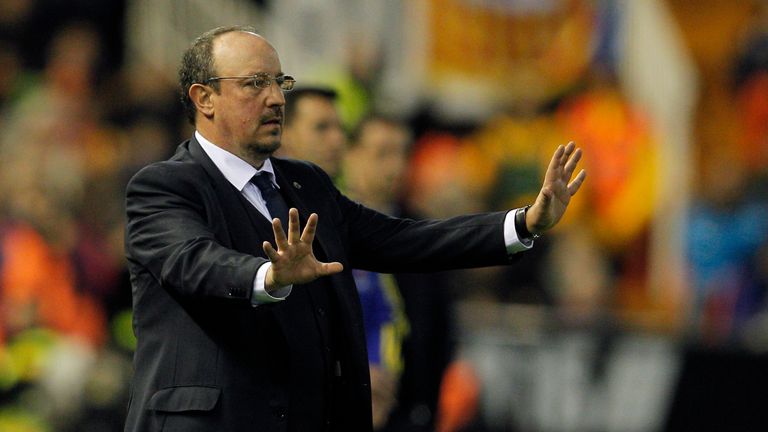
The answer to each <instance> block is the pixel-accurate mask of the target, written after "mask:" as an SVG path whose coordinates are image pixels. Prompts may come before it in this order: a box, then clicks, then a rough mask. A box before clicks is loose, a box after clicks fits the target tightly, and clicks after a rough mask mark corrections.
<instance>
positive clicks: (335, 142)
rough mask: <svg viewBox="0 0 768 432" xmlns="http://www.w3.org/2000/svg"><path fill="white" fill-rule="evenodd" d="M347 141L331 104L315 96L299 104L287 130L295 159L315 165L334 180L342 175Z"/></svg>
mask: <svg viewBox="0 0 768 432" xmlns="http://www.w3.org/2000/svg"><path fill="white" fill-rule="evenodd" d="M345 139H346V137H345V135H344V129H343V128H342V126H341V120H340V119H339V114H338V112H337V111H336V107H335V106H334V104H333V102H332V101H331V100H329V99H327V98H325V97H322V96H312V95H310V96H305V97H302V98H301V99H299V100H298V102H297V105H296V107H295V113H294V118H292V119H291V122H290V125H288V126H286V130H285V145H286V149H287V151H288V153H289V154H290V155H291V156H292V157H294V158H296V159H304V160H308V161H310V162H313V163H316V164H317V165H318V166H320V168H322V169H323V170H324V171H325V172H327V173H328V175H330V176H331V177H333V176H335V175H337V174H338V172H339V167H340V165H341V160H342V157H343V151H344V147H345V144H346V143H345Z"/></svg>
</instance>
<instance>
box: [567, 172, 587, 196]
mask: <svg viewBox="0 0 768 432" xmlns="http://www.w3.org/2000/svg"><path fill="white" fill-rule="evenodd" d="M585 178H587V172H586V171H584V170H581V171H579V175H577V176H576V178H575V179H573V181H572V182H571V183H569V184H568V193H569V194H570V195H571V196H573V195H575V194H576V192H578V191H579V188H580V187H581V185H582V183H584V179H585Z"/></svg>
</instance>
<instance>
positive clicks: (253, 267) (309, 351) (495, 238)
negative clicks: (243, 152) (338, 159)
mask: <svg viewBox="0 0 768 432" xmlns="http://www.w3.org/2000/svg"><path fill="white" fill-rule="evenodd" d="M272 161H273V164H274V167H275V172H276V176H277V181H278V184H279V185H280V187H281V192H282V194H283V195H284V196H285V198H286V200H287V201H288V202H289V204H290V205H292V206H294V207H297V208H298V210H299V212H300V215H301V220H302V221H306V218H307V217H308V216H309V214H311V213H313V212H314V213H317V214H318V215H319V216H320V219H319V225H318V229H317V235H316V238H315V244H314V249H315V253H316V254H317V256H318V257H319V258H320V259H324V260H328V261H339V262H341V263H342V264H343V265H344V271H343V272H341V273H339V274H336V275H333V276H330V277H326V278H321V279H320V280H318V281H315V282H312V283H310V284H306V285H296V286H294V288H293V292H292V293H291V295H290V296H288V298H287V299H286V300H285V301H282V302H279V303H275V304H268V305H262V306H259V307H256V308H254V307H252V306H251V304H250V295H251V289H252V286H253V280H254V276H255V274H256V271H257V269H258V267H259V266H260V265H262V264H263V263H264V262H265V261H266V259H265V257H264V253H263V251H262V246H261V245H262V242H263V241H265V240H268V241H274V240H273V235H272V232H271V226H270V224H269V222H268V221H267V220H266V218H264V217H262V216H261V215H260V214H259V213H258V211H257V210H255V209H254V208H253V206H251V205H250V203H248V202H247V200H245V199H244V198H243V197H242V195H241V194H240V192H239V191H237V190H236V189H235V188H234V187H233V186H232V185H231V184H230V183H229V182H228V181H227V180H226V179H225V178H224V176H223V175H222V174H221V172H220V171H219V170H218V169H217V168H216V166H215V165H214V164H213V163H212V162H211V160H210V159H209V158H208V156H207V155H206V154H205V152H204V151H203V150H202V148H201V147H200V145H199V143H197V142H196V141H195V140H194V139H192V140H189V141H186V142H184V143H183V144H182V145H180V146H179V148H178V150H177V152H176V154H175V155H174V156H173V157H172V158H171V159H170V160H168V161H164V162H160V163H156V164H153V165H150V166H148V167H146V168H144V169H142V170H141V171H140V172H139V173H138V174H136V176H134V178H133V179H132V180H131V181H130V183H129V185H128V188H127V202H126V204H127V214H128V223H127V227H126V254H127V257H128V262H129V269H130V274H131V282H132V288H133V307H134V331H135V333H136V336H137V338H138V347H137V349H136V353H135V357H134V367H135V375H134V379H133V383H132V388H131V402H130V404H129V412H128V419H127V422H126V427H125V429H126V431H160V430H164V431H185V432H194V431H246V430H254V431H284V430H289V431H316V430H323V429H329V430H354V431H366V430H370V429H371V402H370V384H369V376H368V363H367V354H366V350H365V339H364V338H365V335H364V332H363V326H362V319H361V311H360V305H359V301H358V297H357V291H356V288H355V285H354V281H353V278H352V275H351V272H350V270H351V269H352V268H353V267H354V268H361V269H365V270H370V271H376V272H389V273H392V272H412V271H437V270H444V269H450V268H458V267H468V266H483V265H497V264H505V263H507V262H508V261H509V260H508V257H507V254H506V249H505V245H504V241H503V233H502V230H503V228H502V225H503V220H504V215H505V214H504V213H503V212H500V213H492V214H485V215H476V216H463V217H457V218H453V219H448V220H445V221H418V222H417V221H413V220H409V219H397V218H392V217H388V216H385V215H382V214H380V213H377V212H375V211H372V210H370V209H367V208H365V207H363V206H361V205H359V204H357V203H355V202H352V201H350V200H349V199H347V198H346V197H345V196H343V195H342V194H341V193H339V191H338V190H337V189H336V188H335V187H334V186H333V184H332V183H331V180H330V179H329V178H328V176H327V175H326V174H325V173H324V172H322V171H321V170H320V169H318V168H317V167H316V166H314V165H311V164H308V163H305V162H299V161H293V160H283V159H278V158H273V159H272ZM321 289H328V290H329V292H330V293H331V295H332V300H333V302H334V310H335V314H336V315H337V318H338V321H339V324H340V325H339V327H340V328H341V331H342V334H341V337H340V339H342V340H343V342H344V343H343V346H342V348H343V350H342V351H343V355H342V358H343V359H344V372H343V376H344V380H345V383H346V386H345V387H344V388H345V391H346V393H345V394H344V395H343V397H342V400H343V403H341V404H339V405H338V406H341V407H343V418H342V419H341V421H340V422H337V423H336V424H332V425H330V426H327V425H325V424H324V423H325V421H326V420H327V419H328V416H327V415H326V412H325V411H324V408H323V407H324V406H325V405H324V401H327V400H328V397H329V394H328V393H327V391H326V388H325V387H324V385H325V383H327V380H328V375H329V372H328V371H329V370H330V368H329V367H328V365H327V363H328V355H327V353H326V350H327V346H326V344H325V341H327V340H328V334H327V333H328V327H327V326H324V325H321V324H322V322H323V321H322V320H323V319H324V317H326V313H325V311H324V310H323V309H322V308H320V307H316V306H317V302H316V301H315V300H317V298H315V297H314V296H316V294H317V293H319V292H320V291H319V290H321ZM335 420H337V421H338V420H339V419H335Z"/></svg>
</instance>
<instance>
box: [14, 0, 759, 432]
mask: <svg viewBox="0 0 768 432" xmlns="http://www.w3.org/2000/svg"><path fill="white" fill-rule="evenodd" d="M66 3H68V2H58V1H53V0H3V1H0V431H6V430H8V431H30V432H31V431H113V430H120V429H121V427H122V421H123V418H124V414H125V407H126V405H127V399H128V393H129V390H128V388H127V385H128V384H127V383H128V378H129V377H130V374H131V353H132V349H133V344H134V339H133V334H132V330H131V288H130V282H129V280H128V278H127V273H126V271H125V266H124V264H125V263H124V255H123V222H124V214H123V211H124V209H123V199H124V187H125V184H126V182H127V181H128V179H129V178H130V176H131V175H132V174H134V173H135V172H136V171H137V170H138V169H140V168H141V167H142V166H144V165H146V164H148V163H150V162H152V161H156V160H160V159H164V158H167V157H168V156H169V155H171V154H172V153H173V151H174V148H175V146H176V145H177V144H178V143H180V142H181V141H182V140H184V139H187V138H188V137H189V136H191V132H192V130H191V129H190V128H189V127H188V125H186V124H185V120H184V118H183V115H182V114H181V108H180V104H179V103H178V96H177V94H176V84H175V82H174V80H173V74H168V71H164V72H162V73H160V72H159V71H154V70H152V68H149V67H142V65H137V64H128V63H127V62H125V61H124V55H123V54H124V38H125V37H126V35H125V34H124V33H129V32H126V31H125V30H126V29H125V28H124V25H125V21H124V14H125V7H126V3H128V2H97V1H85V0H81V1H72V2H71V4H66ZM270 3H271V2H269V1H266V2H254V4H256V6H257V7H258V8H262V9H263V11H264V13H265V14H268V13H269V12H270V10H271V9H270ZM338 3H344V2H338ZM426 3H429V4H431V5H432V6H434V7H433V8H432V9H431V13H430V14H429V16H428V20H429V23H430V24H431V25H432V26H433V27H432V28H433V32H434V33H435V35H434V37H433V39H432V41H433V45H432V51H431V63H430V67H429V71H428V72H427V73H428V74H429V76H430V79H429V80H430V82H431V83H432V84H434V86H435V87H434V89H437V90H434V91H435V92H437V91H439V89H440V88H441V86H448V85H449V84H446V82H450V79H447V78H445V77H446V76H448V75H451V73H453V74H457V73H458V74H459V75H460V74H461V73H464V74H465V76H473V74H477V75H476V76H482V77H483V79H485V80H488V81H491V82H495V83H498V89H497V90H496V91H495V92H491V94H490V95H489V100H492V101H493V103H489V104H488V105H489V106H493V107H494V109H493V110H492V112H490V113H487V114H482V115H475V116H466V117H459V118H457V116H455V115H450V114H446V112H445V109H444V108H445V107H444V106H442V105H441V102H440V99H439V98H431V97H429V96H425V97H423V98H422V100H420V101H418V103H416V104H411V105H410V106H409V107H408V109H407V110H406V109H402V110H398V109H397V108H398V107H397V104H396V103H394V104H393V102H392V100H389V99H388V98H387V96H386V95H385V94H382V93H383V92H385V90H386V88H387V87H386V86H385V85H382V82H381V81H379V79H380V78H381V75H380V74H378V73H377V71H379V70H380V69H378V68H379V67H380V66H381V65H380V64H379V63H380V62H383V61H386V60H387V59H386V58H382V57H383V56H380V55H376V53H374V54H371V53H368V54H369V55H356V56H352V55H350V56H349V58H348V59H347V61H348V63H346V64H342V65H333V66H334V67H335V68H337V69H338V68H341V69H343V70H342V72H341V73H340V75H338V76H339V77H341V78H338V77H337V78H334V80H333V81H331V82H330V83H328V85H331V86H334V87H335V88H336V90H337V91H338V93H339V96H340V97H339V100H338V102H337V103H338V104H339V109H340V111H341V112H342V114H344V116H343V119H344V124H343V127H344V130H345V132H346V133H351V132H352V131H353V130H354V129H355V126H356V123H357V121H359V120H360V119H361V118H364V117H365V115H366V114H367V113H368V112H371V111H382V110H384V111H388V114H389V115H395V116H396V117H398V120H399V121H401V122H404V124H407V125H408V127H409V129H410V130H409V134H410V135H411V136H412V137H413V139H412V140H411V141H412V143H411V144H410V147H409V148H408V150H407V163H406V166H405V167H404V172H403V176H404V187H403V192H402V194H400V195H399V196H398V197H396V199H397V201H398V207H399V208H402V209H405V210H404V211H405V213H406V214H411V215H414V216H415V217H446V216H452V215H456V214H461V213H470V212H480V211H487V210H500V209H507V208H513V207H518V206H523V205H525V204H528V203H530V202H531V201H532V200H533V199H534V197H535V196H536V194H537V192H538V187H539V185H540V184H541V177H542V175H543V172H544V170H545V168H546V163H547V162H548V157H549V155H551V153H552V151H553V149H554V148H555V147H556V146H557V145H558V144H562V143H566V142H568V141H571V140H573V141H576V142H577V143H578V144H579V146H581V147H582V148H583V149H584V154H585V161H584V165H585V168H586V169H587V170H588V172H589V175H588V180H587V182H586V183H585V189H586V190H585V191H584V192H582V193H581V194H580V196H579V198H578V199H576V200H575V201H574V202H573V203H572V206H573V209H569V213H568V214H567V217H566V220H565V221H564V222H563V224H562V227H558V229H557V230H556V232H554V233H552V234H551V235H547V236H545V237H544V238H542V239H539V240H537V241H536V247H535V248H534V249H533V250H532V251H531V252H530V253H528V254H526V256H525V257H524V258H523V259H522V260H521V261H520V262H519V263H518V264H517V265H515V266H513V267H510V268H492V269H482V270H474V271H463V272H456V273H452V274H450V275H447V277H444V278H443V279H444V280H443V282H442V284H443V285H444V287H443V288H444V289H445V290H446V292H447V293H449V295H450V298H451V302H452V303H453V304H465V305H467V304H469V305H480V306H479V308H478V307H470V308H463V309H462V308H458V309H461V311H464V312H466V311H470V314H469V315H466V314H459V313H457V314H456V322H455V325H454V326H455V327H458V329H457V331H456V332H455V334H454V335H453V336H452V337H453V338H454V339H456V340H457V341H458V344H459V348H458V349H457V350H456V353H455V357H456V358H457V359H458V358H460V356H461V348H460V346H461V340H460V339H461V337H460V334H462V329H461V326H462V325H464V324H465V323H467V322H470V321H471V323H472V324H473V325H476V326H477V325H480V324H478V322H479V323H483V322H491V323H493V322H494V321H493V314H494V312H492V311H497V310H499V309H498V308H495V307H494V305H502V306H503V305H529V306H531V307H535V308H537V309H536V310H540V311H544V313H545V314H546V316H547V317H548V320H549V321H553V322H555V323H556V326H557V327H558V328H588V329H593V330H595V331H600V329H603V330H604V329H605V328H610V329H611V330H612V331H617V330H621V331H636V332H651V333H654V334H661V335H663V336H664V337H667V338H669V339H670V340H674V341H676V343H679V344H680V345H688V344H694V345H700V346H705V347H708V348H722V347H728V348H738V349H745V350H751V351H752V352H765V351H767V350H768V336H766V335H768V307H766V306H768V304H767V303H766V300H768V299H766V290H767V289H768V13H766V10H767V9H768V7H766V6H764V5H763V3H762V2H758V1H752V2H749V1H740V2H735V3H734V4H736V6H734V5H730V2H708V5H707V8H708V9H707V8H702V9H707V11H709V13H710V14H711V15H712V16H719V14H722V13H723V11H721V10H719V9H718V7H719V8H722V9H727V10H728V11H730V12H728V13H729V14H726V15H724V16H726V17H730V18H731V20H730V21H729V20H724V21H723V22H725V23H726V24H721V28H718V27H717V26H714V27H715V28H713V29H712V30H710V32H709V33H707V34H702V32H703V31H700V32H699V33H695V32H694V33H695V34H693V35H691V32H689V33H685V30H686V28H692V27H694V24H695V23H694V22H695V20H696V19H703V18H702V17H703V16H704V15H705V13H706V11H699V12H698V13H697V14H692V13H691V10H690V8H686V7H685V6H684V4H685V3H686V2H684V1H668V2H662V3H667V4H668V5H669V7H670V8H671V10H672V11H673V12H675V13H676V15H675V16H676V17H677V18H678V19H680V20H683V21H685V20H686V19H687V20H688V21H687V24H686V22H683V23H682V24H680V27H681V29H682V30H681V31H682V33H683V34H684V37H687V38H688V39H687V42H688V44H689V45H690V47H691V48H690V49H691V51H692V55H693V57H694V60H695V61H696V62H697V66H698V67H699V68H700V69H701V70H700V73H701V75H700V85H699V87H700V89H699V90H700V95H699V97H698V100H697V102H696V103H697V106H696V108H695V109H694V115H695V119H694V121H693V124H694V131H692V135H693V137H694V142H693V150H692V152H693V157H692V164H693V165H694V166H693V167H692V168H691V172H692V173H693V174H692V176H691V178H690V179H689V181H690V184H691V186H690V191H691V192H690V196H689V197H687V199H688V200H689V204H688V205H687V212H686V215H685V224H684V225H683V226H684V227H685V232H683V233H680V235H681V237H682V238H683V244H684V250H683V251H682V253H683V255H684V263H685V266H684V267H683V268H680V269H679V270H680V273H681V274H680V275H679V276H680V279H681V280H683V281H684V284H683V285H682V286H680V287H675V289H669V290H668V291H667V290H664V289H661V290H659V289H658V287H651V284H649V265H650V264H649V263H650V262H652V259H651V256H650V255H651V254H652V253H653V249H652V248H651V247H650V239H651V236H652V233H653V231H654V229H655V225H656V224H664V223H665V219H664V210H663V208H661V209H660V206H663V205H664V204H665V202H664V200H663V199H661V198H660V196H661V194H660V192H659V191H660V189H661V185H660V184H659V183H660V180H659V170H660V168H659V167H660V165H661V164H673V165H674V164H675V161H661V160H660V158H661V157H662V156H661V154H662V152H660V146H662V145H665V143H666V142H667V141H666V139H667V137H664V136H663V134H662V133H661V129H660V128H659V125H657V124H654V122H653V121H652V116H649V115H648V113H647V112H646V111H645V109H644V108H642V107H640V106H636V105H633V104H632V103H631V102H630V99H629V98H628V96H627V94H626V92H625V89H624V88H623V87H622V84H621V80H620V79H619V76H618V71H617V69H616V57H617V56H618V55H619V54H617V53H616V44H617V41H619V40H621V35H620V34H618V33H619V30H617V28H616V25H615V19H616V18H615V16H614V15H613V14H616V13H618V12H617V10H616V8H615V7H613V6H612V5H614V4H615V3H616V2H611V1H607V0H605V1H578V0H571V1H564V2H559V3H558V2H542V4H550V3H557V4H561V6H551V7H552V8H553V10H554V11H546V10H544V11H541V10H523V11H516V10H514V9H515V8H514V7H512V8H510V10H502V11H499V10H496V9H494V8H493V7H491V6H487V5H486V3H487V4H491V3H498V2H462V1H458V0H454V1H443V2H441V1H437V0H435V1H426ZM502 3H503V2H502ZM512 3H515V2H512ZM520 3H521V4H527V3H530V2H520ZM726 3H728V4H726ZM718 4H719V5H720V6H717V5H718ZM483 5H486V7H483ZM729 8H730V9H729ZM502 9H503V8H502ZM523 9H525V8H523ZM534 9H535V8H534ZM737 9H738V10H737ZM739 11H740V12H741V15H739ZM282 13H283V14H284V13H285V10H283V11H282ZM467 21H469V22H472V23H473V24H476V25H474V26H467V25H462V24H460V23H461V22H467ZM727 23H731V24H733V23H738V25H737V24H733V25H732V27H728V28H725V27H727V25H728V24H727ZM452 24H453V25H452ZM456 24H458V25H456ZM437 29H439V30H437ZM202 30H205V29H201V31H202ZM725 30H727V31H729V33H726V34H727V35H728V37H725V38H726V39H728V38H729V37H730V38H731V39H730V43H729V48H730V49H729V50H725V49H723V50H721V51H717V52H710V51H707V50H708V49H711V50H713V51H716V49H717V46H718V45H717V44H715V43H714V42H713V43H712V45H711V46H710V45H708V42H709V41H710V39H709V38H712V40H715V39H717V38H722V37H723V36H722V34H723V33H722V32H723V31H725ZM133 31H135V29H134V30H133ZM267 37H268V38H269V37H270V35H269V34H267ZM702 40H703V42H702ZM278 42H279V38H278ZM498 44H501V45H503V46H504V47H505V48H503V49H500V48H499V46H498ZM278 49H280V46H279V45H278ZM468 52H472V53H473V55H467V53H468ZM358 54H359V53H358ZM713 59H716V60H713ZM286 72H287V73H291V71H286ZM659 74H660V76H661V75H663V67H660V68H659ZM295 75H296V78H297V80H298V82H299V87H300V86H301V83H302V78H303V76H302V75H301V74H298V73H297V74H295ZM169 77H170V78H169ZM660 79H661V78H660ZM310 81H311V80H310ZM460 88H463V87H460ZM470 88H471V87H470ZM499 100H501V102H499ZM467 103H468V104H472V103H475V101H474V100H472V99H470V98H468V99H467ZM496 107H498V108H496ZM480 111H482V110H480ZM340 151H342V152H343V149H342V150H340ZM373 175H375V174H373ZM667 187H669V185H667ZM672 187H673V188H674V185H672ZM361 201H364V199H363V198H361ZM373 201H374V202H375V199H374V200H373ZM670 280H677V279H676V278H670ZM662 288H663V286H662ZM680 293H682V295H681V294H680ZM473 310H474V311H479V312H477V313H475V314H472V313H471V311H473ZM526 310H529V309H526ZM535 323H540V320H538V321H537V319H533V318H532V319H531V322H530V323H527V324H524V325H523V327H524V328H530V327H535ZM450 373H451V374H452V375H450V378H451V379H450V380H449V381H447V382H446V385H444V390H445V391H444V395H443V399H442V402H441V403H443V405H441V406H442V407H444V408H445V409H446V410H447V411H446V412H449V411H450V413H451V415H452V416H453V417H450V418H447V419H446V420H445V422H444V423H442V424H439V426H440V427H441V428H442V429H441V430H445V431H448V430H461V428H462V427H465V428H471V427H475V428H478V429H477V430H481V429H479V428H481V425H478V424H477V423H478V422H477V421H476V420H475V421H474V426H472V424H473V418H472V417H473V416H474V415H476V412H472V411H471V410H469V412H465V411H467V408H466V407H467V404H468V403H469V404H470V405H471V403H475V404H479V403H480V402H479V401H478V400H477V398H478V397H479V396H478V395H477V394H476V392H477V391H478V390H477V387H478V386H480V385H481V384H479V383H476V382H475V381H476V379H477V377H474V378H473V376H472V372H471V370H470V371H468V372H467V371H465V370H463V369H461V365H460V364H459V363H456V367H455V368H453V369H451V370H450ZM462 374H465V375H462ZM467 375H468V376H467ZM446 379H448V375H446ZM467 398H469V399H471V400H469V401H468V400H467ZM451 410H452V411H451ZM465 430H470V429H465ZM503 430H507V429H503Z"/></svg>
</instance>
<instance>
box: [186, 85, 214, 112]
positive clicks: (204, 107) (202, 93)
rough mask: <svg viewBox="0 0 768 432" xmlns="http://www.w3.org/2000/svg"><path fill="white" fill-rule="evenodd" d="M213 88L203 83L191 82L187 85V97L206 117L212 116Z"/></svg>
mask: <svg viewBox="0 0 768 432" xmlns="http://www.w3.org/2000/svg"><path fill="white" fill-rule="evenodd" d="M212 96H213V88H211V87H209V86H207V85H203V84H192V86H190V87H189V98H190V99H192V103H193V104H195V107H196V108H197V111H198V112H200V113H201V114H203V115H204V116H206V117H212V116H213V111H214V109H213V97H212Z"/></svg>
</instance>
